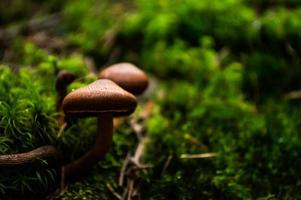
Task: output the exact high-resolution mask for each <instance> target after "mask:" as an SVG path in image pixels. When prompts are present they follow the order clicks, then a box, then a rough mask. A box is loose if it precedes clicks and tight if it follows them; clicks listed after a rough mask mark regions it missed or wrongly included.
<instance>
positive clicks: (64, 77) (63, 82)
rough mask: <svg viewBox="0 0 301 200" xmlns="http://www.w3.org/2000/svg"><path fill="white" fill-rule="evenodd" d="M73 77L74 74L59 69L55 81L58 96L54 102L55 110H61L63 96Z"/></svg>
mask: <svg viewBox="0 0 301 200" xmlns="http://www.w3.org/2000/svg"><path fill="white" fill-rule="evenodd" d="M74 79H75V75H74V74H73V73H71V72H69V71H66V70H61V71H60V72H59V73H58V75H57V77H56V81H55V89H56V91H57V93H58V98H57V102H56V109H57V111H61V107H62V102H63V99H64V98H65V96H66V95H67V87H68V85H70V83H72V82H73V81H74Z"/></svg>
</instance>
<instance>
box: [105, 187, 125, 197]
mask: <svg viewBox="0 0 301 200" xmlns="http://www.w3.org/2000/svg"><path fill="white" fill-rule="evenodd" d="M106 186H107V188H108V190H110V192H111V193H112V194H113V195H114V196H115V197H116V198H117V199H119V200H122V196H121V195H120V194H118V193H117V192H116V191H114V189H113V187H112V186H111V185H110V184H109V183H107V184H106Z"/></svg>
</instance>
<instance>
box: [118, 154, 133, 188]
mask: <svg viewBox="0 0 301 200" xmlns="http://www.w3.org/2000/svg"><path fill="white" fill-rule="evenodd" d="M129 159H130V154H129V153H128V154H127V155H126V158H125V160H124V162H123V165H122V168H121V170H120V175H119V180H118V185H119V186H122V185H123V180H124V174H125V170H126V168H127V166H128V164H129Z"/></svg>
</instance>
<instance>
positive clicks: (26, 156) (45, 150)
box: [0, 145, 60, 166]
mask: <svg viewBox="0 0 301 200" xmlns="http://www.w3.org/2000/svg"><path fill="white" fill-rule="evenodd" d="M59 157H60V153H59V152H58V150H57V149H56V148H55V147H54V146H51V145H45V146H42V147H39V148H36V149H34V150H32V151H28V152H25V153H17V154H9V155H0V166H16V165H23V164H27V163H32V162H35V161H37V160H40V159H46V158H54V159H59Z"/></svg>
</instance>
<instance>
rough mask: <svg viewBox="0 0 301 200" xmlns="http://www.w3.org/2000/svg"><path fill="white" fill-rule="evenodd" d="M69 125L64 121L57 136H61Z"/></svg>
mask: <svg viewBox="0 0 301 200" xmlns="http://www.w3.org/2000/svg"><path fill="white" fill-rule="evenodd" d="M66 127H67V123H66V122H64V123H63V125H62V126H61V127H60V130H59V132H58V133H57V138H60V137H61V136H62V134H63V132H64V131H65V128H66Z"/></svg>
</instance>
